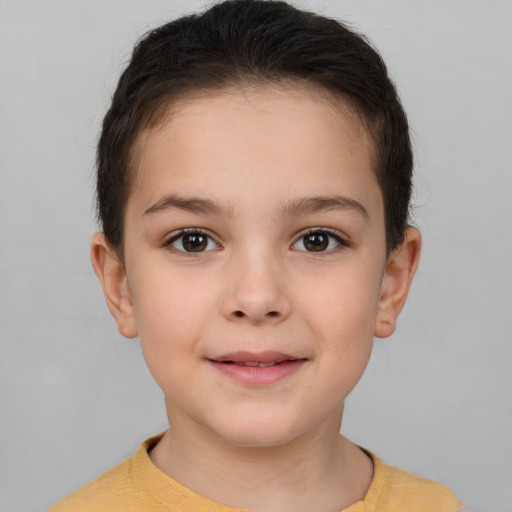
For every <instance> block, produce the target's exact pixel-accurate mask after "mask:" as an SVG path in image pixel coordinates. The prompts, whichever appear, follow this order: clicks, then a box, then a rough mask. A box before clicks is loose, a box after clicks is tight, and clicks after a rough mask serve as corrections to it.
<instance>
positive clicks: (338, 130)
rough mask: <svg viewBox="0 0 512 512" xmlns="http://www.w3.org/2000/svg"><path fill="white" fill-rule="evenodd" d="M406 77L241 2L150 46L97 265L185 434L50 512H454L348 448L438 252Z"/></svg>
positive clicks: (108, 193) (341, 37) (114, 129)
mask: <svg viewBox="0 0 512 512" xmlns="http://www.w3.org/2000/svg"><path fill="white" fill-rule="evenodd" d="M411 172H412V154H411V149H410V141H409V134H408V126H407V120H406V117H405V114H404V112H403V110H402V107H401V105H400V102H399V99H398V97H397V94H396V91H395V89H394V87H393V84H392V83H391V81H390V79H389V78H388V76H387V72H386V68H385V66H384V64H383V62H382V60H381V59H380V57H379V56H378V54H377V53H376V52H375V50H373V49H372V48H371V46H370V45H369V44H368V43H367V42H366V40H365V39H364V38H363V37H361V36H360V35H357V34H355V33H354V32H352V31H350V30H349V29H347V28H346V27H345V26H343V25H342V24H340V23H338V22H335V21H333V20H329V19H326V18H323V17H320V16H316V15H313V14H310V13H307V12H303V11H300V10H297V9H296V8H294V7H291V6H290V5H288V4H286V3H284V2H270V1H264V0H234V1H226V2H221V3H219V4H217V5H215V6H213V7H212V8H210V9H209V10H207V11H206V12H205V13H203V14H202V15H199V16H190V17H185V18H181V19H179V20H176V21H174V22H171V23H169V24H167V25H164V26H162V27H160V28H158V29H156V30H153V31H151V32H150V33H149V34H148V35H146V36H145V37H144V38H143V39H142V40H141V41H140V42H139V44H138V45H137V47H136V48H135V50H134V53H133V56H132V59H131V62H130V64H129V65H128V67H127V69H126V70H125V72H124V73H123V75H122V77H121V79H120V81H119V84H118V87H117V90H116V92H115V95H114V98H113V101H112V106H111V108H110V110H109V111H108V113H107V115H106V116H105V120H104V124H103V132H102V135H101V139H100V142H99V146H98V179H97V199H98V210H99V217H100V221H101V225H102V228H103V232H102V233H98V234H96V235H95V236H94V238H93V241H92V249H91V254H92V262H93V266H94V269H95V271H96V274H97V276H98V278H99V280H100V282H101V285H102V287H103V291H104V293H105V298H106V301H107V304H108V306H109V309H110V311H111V312H112V314H113V316H114V318H115V320H116V322H117V325H118V328H119V331H120V332H121V333H122V334H123V335H124V336H126V337H135V336H139V337H140V342H141V346H142V350H143V354H144V357H145V360H146V363H147V365H148V368H149V370H150V371H151V373H152V375H153V377H154V378H155V380H156V382H157V383H158V385H159V386H160V387H161V388H162V390H163V392H164V395H165V399H166V407H167V413H168V417H169V424H170V427H169V429H168V430H167V431H166V432H165V433H164V434H162V435H160V436H157V437H154V438H152V439H149V440H147V441H146V442H144V443H143V444H142V446H141V447H140V448H139V449H138V451H137V452H136V453H135V455H134V456H133V457H131V458H130V459H128V460H126V461H125V462H123V463H121V464H120V465H119V466H117V467H115V468H114V469H112V470H110V471H109V472H107V473H105V474H104V475H103V476H101V477H100V478H98V479H97V480H95V481H94V482H92V483H91V484H89V485H87V486H86V487H84V488H83V489H81V490H79V491H77V492H76V493H74V494H73V495H71V496H70V497H68V498H66V499H65V500H63V501H62V502H61V503H60V504H58V505H56V506H55V507H53V508H51V509H50V510H51V512H63V511H70V512H82V511H95V512H102V511H105V512H113V511H116V512H132V511H133V512H135V511H137V512H140V511H145V512H146V511H147V512H151V511H158V512H161V511H230V510H255V511H280V512H285V511H313V510H315V511H333V510H337V511H342V510H343V511H346V512H358V511H368V512H369V511H380V512H389V511H404V512H414V511H416V512H427V511H429V512H430V511H434V510H435V511H436V512H444V511H446V512H452V511H453V512H455V511H458V510H462V505H461V503H460V502H459V501H458V500H457V498H456V497H455V496H454V495H453V494H452V493H451V492H450V491H449V490H448V489H446V488H445V487H443V486H441V485H440V484H437V483H435V482H432V481H428V480H424V479H420V478H418V477H415V476H413V475H410V474H408V473H406V472H404V471H401V470H399V469H396V468H392V467H389V466H386V465H385V464H384V463H383V462H382V461H381V460H379V459H378V458H377V457H376V456H375V455H373V454H371V453H370V452H368V451H365V450H363V449H361V448H359V447H357V446H356V445H354V444H353V443H351V442H350V441H349V440H348V439H346V438H344V437H343V436H341V435H340V434H339V430H340V425H341V419H342V414H343V405H344V400H345V398H346V397H347V395H348V394H349V393H350V391H351V390H352V388H353V387H354V386H355V384H356V383H357V381H358V380H359V378H360V377H361V375H362V373H363V371H364V369H365V367H366V364H367V362H368V359H369V357H370V353H371V348H372V342H373V338H374V336H377V337H387V336H389V335H391V334H392V332H393V331H394V328H395V323H396V320H397V317H398V315H399V313H400V311H401V309H402V307H403V305H404V302H405V299H406V296H407V293H408V290H409V286H410V283H411V280H412V278H413V275H414V272H415V270H416V267H417V264H418V259H419V253H420V245H421V241H420V235H419V233H418V231H417V230H416V229H414V228H412V227H410V226H409V225H408V224H407V222H408V210H409V199H410V193H411Z"/></svg>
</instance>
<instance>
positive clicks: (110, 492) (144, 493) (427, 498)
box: [47, 436, 464, 512]
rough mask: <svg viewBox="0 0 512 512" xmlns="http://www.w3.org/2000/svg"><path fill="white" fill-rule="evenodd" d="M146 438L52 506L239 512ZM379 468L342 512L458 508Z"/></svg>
mask: <svg viewBox="0 0 512 512" xmlns="http://www.w3.org/2000/svg"><path fill="white" fill-rule="evenodd" d="M159 438H160V436H157V437H153V438H150V439H148V440H147V441H145V442H144V443H143V444H142V445H141V446H140V447H139V449H138V450H137V451H136V453H135V455H133V457H130V458H129V459H126V460H125V461H124V462H122V463H121V464H119V465H118V466H116V467H114V468H112V469H111V470H110V471H107V472H106V473H104V474H103V475H102V476H100V477H99V478H97V479H96V480H94V481H93V482H91V483H90V484H88V485H86V486H85V487H83V488H82V489H80V490H78V491H76V492H75V493H73V494H71V495H70V496H68V497H67V498H65V499H64V500H62V501H61V502H60V503H58V504H57V505H54V506H53V507H51V508H50V509H49V510H48V511H47V512H237V510H238V511H240V509H234V508H232V507H228V506H226V505H221V504H220V503H216V502H213V501H211V500H209V499H207V498H205V497H203V496H200V495H199V494H196V493H195V492H193V491H191V490H190V489H188V488H186V487H184V486H183V485H181V484H179V483H178V482H176V480H174V479H172V478H171V477H169V476H168V475H166V474H165V473H163V472H162V471H160V470H159V469H158V468H157V467H156V466H155V465H154V464H153V463H152V461H151V459H150V458H149V455H148V450H149V449H150V448H151V447H152V446H154V445H155V443H156V442H157V441H158V439H159ZM370 456H371V457H372V459H373V465H374V472H373V479H372V482H371V484H370V488H369V489H368V492H367V493H366V496H365V498H364V500H363V501H359V502H357V503H354V504H353V505H351V506H350V507H348V508H346V509H345V510H343V511H341V512H434V511H435V512H459V511H462V510H464V507H463V506H462V504H461V502H460V501H459V500H458V499H457V498H456V497H455V496H454V494H453V493H452V492H451V491H450V490H449V489H447V488H446V487H444V486H442V485H441V484H438V483H436V482H433V481H432V480H425V479H423V478H419V477H417V476H414V475H411V474H410V473H407V472H405V471H402V470H401V469H398V468H394V467H391V466H386V465H385V464H384V463H383V462H382V461H381V460H380V459H378V458H377V457H375V456H374V455H372V454H370Z"/></svg>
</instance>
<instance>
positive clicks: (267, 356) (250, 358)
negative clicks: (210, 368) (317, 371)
mask: <svg viewBox="0 0 512 512" xmlns="http://www.w3.org/2000/svg"><path fill="white" fill-rule="evenodd" d="M209 359H210V361H216V362H218V363H227V362H233V363H237V362H243V363H280V362H282V361H296V360H298V359H304V358H302V357H297V356H292V355H290V354H284V353H283V352H276V351H273V350H271V351H265V352H248V351H243V350H242V351H238V352H230V353H228V354H222V355H221V356H216V357H212V358H209Z"/></svg>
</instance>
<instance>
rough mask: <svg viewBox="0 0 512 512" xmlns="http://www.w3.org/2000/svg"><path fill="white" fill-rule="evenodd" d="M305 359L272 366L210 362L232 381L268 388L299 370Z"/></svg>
mask: <svg viewBox="0 0 512 512" xmlns="http://www.w3.org/2000/svg"><path fill="white" fill-rule="evenodd" d="M305 362H306V360H305V359H296V360H293V361H283V362H282V363H280V364H276V365H274V366H267V367H261V366H240V365H237V364H234V363H220V362H218V361H212V360H210V363H211V365H212V366H213V367H215V368H216V369H217V370H219V371H220V372H222V373H223V374H224V375H227V376H228V377H230V378H232V379H233V380H235V381H237V382H239V383H241V384H245V385H248V386H270V385H272V384H275V383H276V382H279V381H281V380H283V379H285V378H286V377H288V376H290V375H292V374H293V373H295V372H296V371H297V370H299V369H300V368H301V367H302V366H303V365H304V363H305Z"/></svg>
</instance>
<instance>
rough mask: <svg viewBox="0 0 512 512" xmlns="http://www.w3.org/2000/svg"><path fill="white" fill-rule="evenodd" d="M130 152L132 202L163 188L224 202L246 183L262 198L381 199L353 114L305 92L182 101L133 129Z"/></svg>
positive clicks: (265, 91) (367, 142)
mask: <svg viewBox="0 0 512 512" xmlns="http://www.w3.org/2000/svg"><path fill="white" fill-rule="evenodd" d="M134 156H135V158H134V160H133V164H134V165H133V170H134V172H135V176H134V182H133V186H132V194H131V196H133V195H134V194H135V195H136V196H139V199H141V200H142V201H143V202H146V203H147V202H151V201H154V200H156V199H158V195H160V194H161V193H162V190H163V189H167V191H168V192H174V191H175V190H173V189H178V191H179V192H180V193H184V194H188V195H197V194H204V193H205V191H209V192H210V193H212V194H215V195H216V197H218V198H219V199H220V200H226V201H230V202H231V201H232V200H234V201H235V202H236V199H237V198H238V197H239V195H240V192H241V191H243V190H246V189H247V187H249V188H251V189H252V192H253V194H256V192H258V193H260V196H261V197H260V199H261V200H265V199H269V200H270V198H271V197H275V198H277V196H279V195H281V196H283V195H286V196H289V195H293V194H294V193H297V194H298V195H301V194H302V195H304V193H305V192H308V193H309V195H314V194H316V193H319V194H325V193H326V191H327V190H326V189H328V188H330V187H335V186H337V185H340V186H344V187H348V188H350V189H352V190H351V191H349V192H351V193H355V189H358V191H357V194H358V195H359V196H360V197H359V199H361V200H362V199H364V200H366V201H370V200H371V199H370V197H364V196H366V195H369V196H372V195H375V190H376V187H377V191H378V192H379V193H378V195H379V196H380V191H379V190H378V184H377V180H376V178H375V173H374V172H373V160H374V158H373V145H372V142H371V139H370V137H369V136H368V134H367V131H366V130H365V129H364V128H363V123H362V122H361V121H360V119H359V117H358V115H357V114H356V113H355V111H354V110H353V109H352V108H351V107H350V106H349V105H348V104H347V103H346V102H343V101H341V100H340V99H338V98H334V97H333V96H332V95H330V94H329V93H327V92H325V91H319V90H317V89H314V90H313V89H311V88H306V87H290V86H267V87H258V88H256V87H252V88H251V87H245V88H229V89H225V90H222V91H216V92H215V93H208V94H203V95H199V94H195V95H192V96H189V97H187V98H184V99H181V100H179V101H177V102H175V103H174V104H173V105H172V106H171V107H170V108H169V110H168V111H167V113H166V115H165V116H164V117H163V118H162V119H161V121H160V123H159V124H158V125H157V126H154V127H152V128H149V129H146V130H144V131H143V132H142V133H141V135H140V136H139V138H138V140H137V143H136V148H135V151H134ZM343 181H344V182H345V184H344V185H343V183H342V182H343ZM305 189H308V190H307V191H306V190H305ZM315 189H318V190H315ZM365 189H368V190H365ZM341 192H346V191H343V190H342V191H341ZM141 196H142V197H141ZM281 199H283V198H282V197H281ZM379 199H380V198H379Z"/></svg>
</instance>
